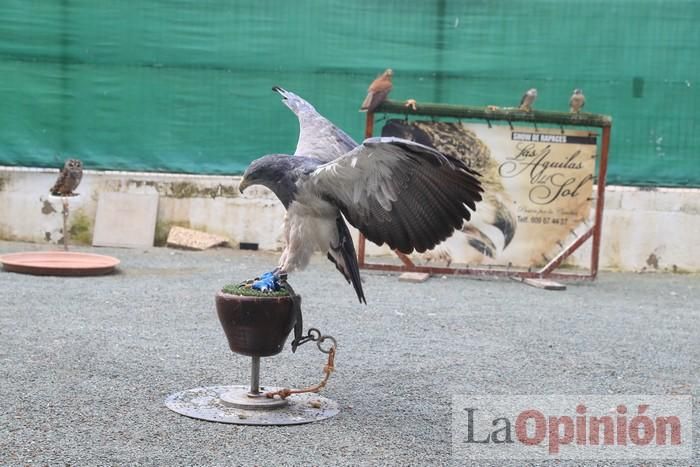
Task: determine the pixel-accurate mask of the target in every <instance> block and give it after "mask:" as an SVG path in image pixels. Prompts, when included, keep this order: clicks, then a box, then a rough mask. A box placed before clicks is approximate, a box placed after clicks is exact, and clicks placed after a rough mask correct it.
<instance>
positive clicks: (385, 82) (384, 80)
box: [360, 68, 394, 112]
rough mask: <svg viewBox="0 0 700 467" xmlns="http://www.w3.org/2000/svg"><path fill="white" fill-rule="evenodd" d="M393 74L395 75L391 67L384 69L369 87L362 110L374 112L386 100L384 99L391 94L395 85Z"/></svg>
mask: <svg viewBox="0 0 700 467" xmlns="http://www.w3.org/2000/svg"><path fill="white" fill-rule="evenodd" d="M392 76H394V71H393V70H392V69H391V68H387V69H386V70H384V73H382V74H381V75H379V76H378V77H377V79H375V80H374V81H372V84H370V85H369V88H368V89H367V97H365V100H364V101H363V102H362V105H361V106H360V112H374V109H376V108H377V107H379V104H381V103H382V102H384V99H386V98H387V97H388V96H389V93H390V92H391V88H393V87H394V85H393V84H392V82H391V78H392Z"/></svg>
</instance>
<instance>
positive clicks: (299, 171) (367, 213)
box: [239, 137, 483, 303]
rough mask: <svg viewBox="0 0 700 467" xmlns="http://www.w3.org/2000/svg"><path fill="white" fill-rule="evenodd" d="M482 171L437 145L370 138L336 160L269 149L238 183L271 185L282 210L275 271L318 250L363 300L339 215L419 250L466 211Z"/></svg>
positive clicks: (396, 245)
mask: <svg viewBox="0 0 700 467" xmlns="http://www.w3.org/2000/svg"><path fill="white" fill-rule="evenodd" d="M478 176H479V175H478V174H477V173H476V172H475V171H473V170H471V169H469V168H468V167H467V166H466V165H465V164H464V163H463V162H461V161H459V160H458V159H455V158H453V157H451V156H446V155H444V154H442V153H440V152H438V151H437V150H435V149H432V148H429V147H427V146H424V145H422V144H419V143H415V142H412V141H408V140H404V139H399V138H391V137H390V138H369V139H366V140H365V141H364V142H363V143H362V144H361V145H359V146H357V147H356V148H354V149H352V150H350V151H348V152H347V153H345V154H343V155H342V156H340V157H338V158H337V159H335V160H333V161H330V162H326V163H324V162H323V161H322V160H320V159H317V158H315V157H308V156H302V155H297V156H294V157H289V156H287V155H285V154H272V155H267V156H264V157H262V158H260V159H257V160H255V161H253V162H252V163H251V164H250V166H248V168H247V169H246V171H245V174H244V175H243V179H242V180H241V183H240V185H239V189H240V191H241V193H242V192H243V191H244V190H245V189H246V188H247V187H249V186H251V185H263V186H266V187H267V188H269V189H270V190H272V192H273V193H274V194H275V195H276V196H277V198H278V199H279V200H280V201H281V202H282V204H283V205H284V207H285V208H286V210H287V213H286V215H285V219H284V240H285V244H286V246H285V248H284V251H283V253H282V256H281V258H280V261H279V265H278V267H277V269H276V270H275V273H277V274H282V273H288V272H291V271H293V270H295V269H303V268H304V267H305V266H306V265H307V264H308V263H309V260H310V258H311V255H312V254H313V253H314V252H315V251H321V252H328V258H329V259H330V260H331V261H332V262H333V263H335V265H336V268H337V269H338V270H339V271H340V272H341V273H342V274H343V276H344V277H345V278H346V280H347V281H348V282H350V283H352V285H353V287H354V288H355V292H356V293H357V297H358V299H359V300H360V302H365V303H366V300H365V296H364V292H363V290H362V283H361V282H360V273H359V267H358V265H357V257H356V254H355V246H354V244H353V241H352V237H351V236H350V232H349V230H348V228H347V226H346V225H345V221H344V220H343V217H345V219H347V220H348V222H349V223H350V224H352V225H353V226H355V227H356V228H357V229H359V230H360V232H362V233H363V234H364V235H365V237H366V238H368V239H369V240H370V241H373V242H375V243H377V244H379V245H381V244H383V243H386V244H388V245H389V247H391V248H392V249H396V250H399V251H401V252H403V253H411V252H412V251H413V250H416V251H418V252H424V251H426V250H428V249H430V248H432V247H434V246H435V245H436V244H438V243H439V242H441V241H442V240H444V239H446V238H447V237H449V236H450V235H451V234H452V232H453V231H454V230H455V229H459V228H461V227H462V224H463V223H464V220H465V219H466V220H469V219H470V217H471V212H470V209H471V210H472V211H473V210H475V208H476V203H477V202H478V201H480V200H481V192H482V191H483V190H482V188H481V184H480V182H479V180H478V178H477V177H478Z"/></svg>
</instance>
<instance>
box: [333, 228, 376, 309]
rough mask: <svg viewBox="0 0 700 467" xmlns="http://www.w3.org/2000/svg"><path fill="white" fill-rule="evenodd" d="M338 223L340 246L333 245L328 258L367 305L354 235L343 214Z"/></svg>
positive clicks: (361, 301) (359, 298)
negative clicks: (351, 233) (353, 239)
mask: <svg viewBox="0 0 700 467" xmlns="http://www.w3.org/2000/svg"><path fill="white" fill-rule="evenodd" d="M336 224H337V226H338V246H337V247H336V248H334V247H331V251H329V252H328V259H329V260H331V262H332V263H333V264H335V267H336V269H338V271H340V273H341V274H343V276H344V277H345V280H347V281H348V283H350V284H352V286H353V288H354V289H355V293H356V294H357V298H358V300H360V303H364V304H365V305H366V304H367V300H366V299H365V293H364V291H363V290H362V279H361V278H360V266H359V265H358V264H357V254H356V253H355V246H354V245H353V243H352V236H351V235H350V231H349V230H348V226H347V225H345V221H344V220H343V218H342V217H341V216H338V218H337V220H336Z"/></svg>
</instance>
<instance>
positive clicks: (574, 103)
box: [569, 89, 586, 114]
mask: <svg viewBox="0 0 700 467" xmlns="http://www.w3.org/2000/svg"><path fill="white" fill-rule="evenodd" d="M584 105H586V96H584V95H583V91H582V90H581V89H574V92H573V94H571V98H570V99H569V111H570V112H571V113H576V114H577V113H579V112H580V111H581V109H582V108H583V106H584Z"/></svg>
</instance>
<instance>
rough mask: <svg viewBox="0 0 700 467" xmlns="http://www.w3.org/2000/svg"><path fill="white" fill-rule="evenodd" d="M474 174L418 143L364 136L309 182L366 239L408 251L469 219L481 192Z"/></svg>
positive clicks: (427, 246)
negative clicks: (356, 145)
mask: <svg viewBox="0 0 700 467" xmlns="http://www.w3.org/2000/svg"><path fill="white" fill-rule="evenodd" d="M477 176H478V174H477V173H476V172H474V171H473V170H471V169H469V168H468V167H467V166H466V165H464V163H462V162H461V161H459V160H457V159H454V158H452V157H450V156H446V155H444V154H442V153H440V152H438V151H436V150H435V149H432V148H429V147H427V146H423V145H422V144H418V143H415V142H412V141H408V140H403V139H399V138H369V139H367V140H365V141H364V143H362V145H360V146H358V147H357V148H355V149H353V150H352V151H350V152H349V153H347V154H345V155H344V156H343V157H341V158H339V159H337V160H335V161H333V162H330V163H327V164H324V165H321V166H319V167H318V169H316V170H315V171H314V172H313V173H312V174H311V176H310V180H309V181H310V182H311V184H312V189H313V190H314V191H315V192H316V194H317V195H318V196H321V197H323V198H324V199H326V200H328V201H329V202H331V203H333V204H335V205H337V206H338V207H339V208H340V210H341V211H342V212H343V214H344V215H345V217H346V218H347V220H348V221H349V222H350V223H351V224H352V225H354V226H355V227H357V228H358V229H359V230H360V231H361V232H362V233H363V234H364V235H365V236H366V237H367V238H368V239H369V240H371V241H373V242H375V243H377V244H380V245H381V244H382V243H387V244H388V245H389V246H390V247H391V248H393V249H397V250H399V251H402V252H404V253H410V252H411V251H413V250H414V249H415V250H416V251H419V252H423V251H425V250H427V249H430V248H432V247H434V246H435V245H436V244H438V243H439V242H441V241H443V240H445V239H446V238H447V237H449V236H450V235H451V234H452V232H453V231H454V230H455V229H459V228H461V227H462V224H463V223H464V220H465V219H466V220H469V218H470V216H471V214H470V212H469V209H471V210H474V209H475V203H476V202H477V201H480V200H481V194H480V193H481V192H482V191H483V190H482V188H481V184H480V183H479V181H478V179H477V178H476V177H477ZM468 208H469V209H468Z"/></svg>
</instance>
